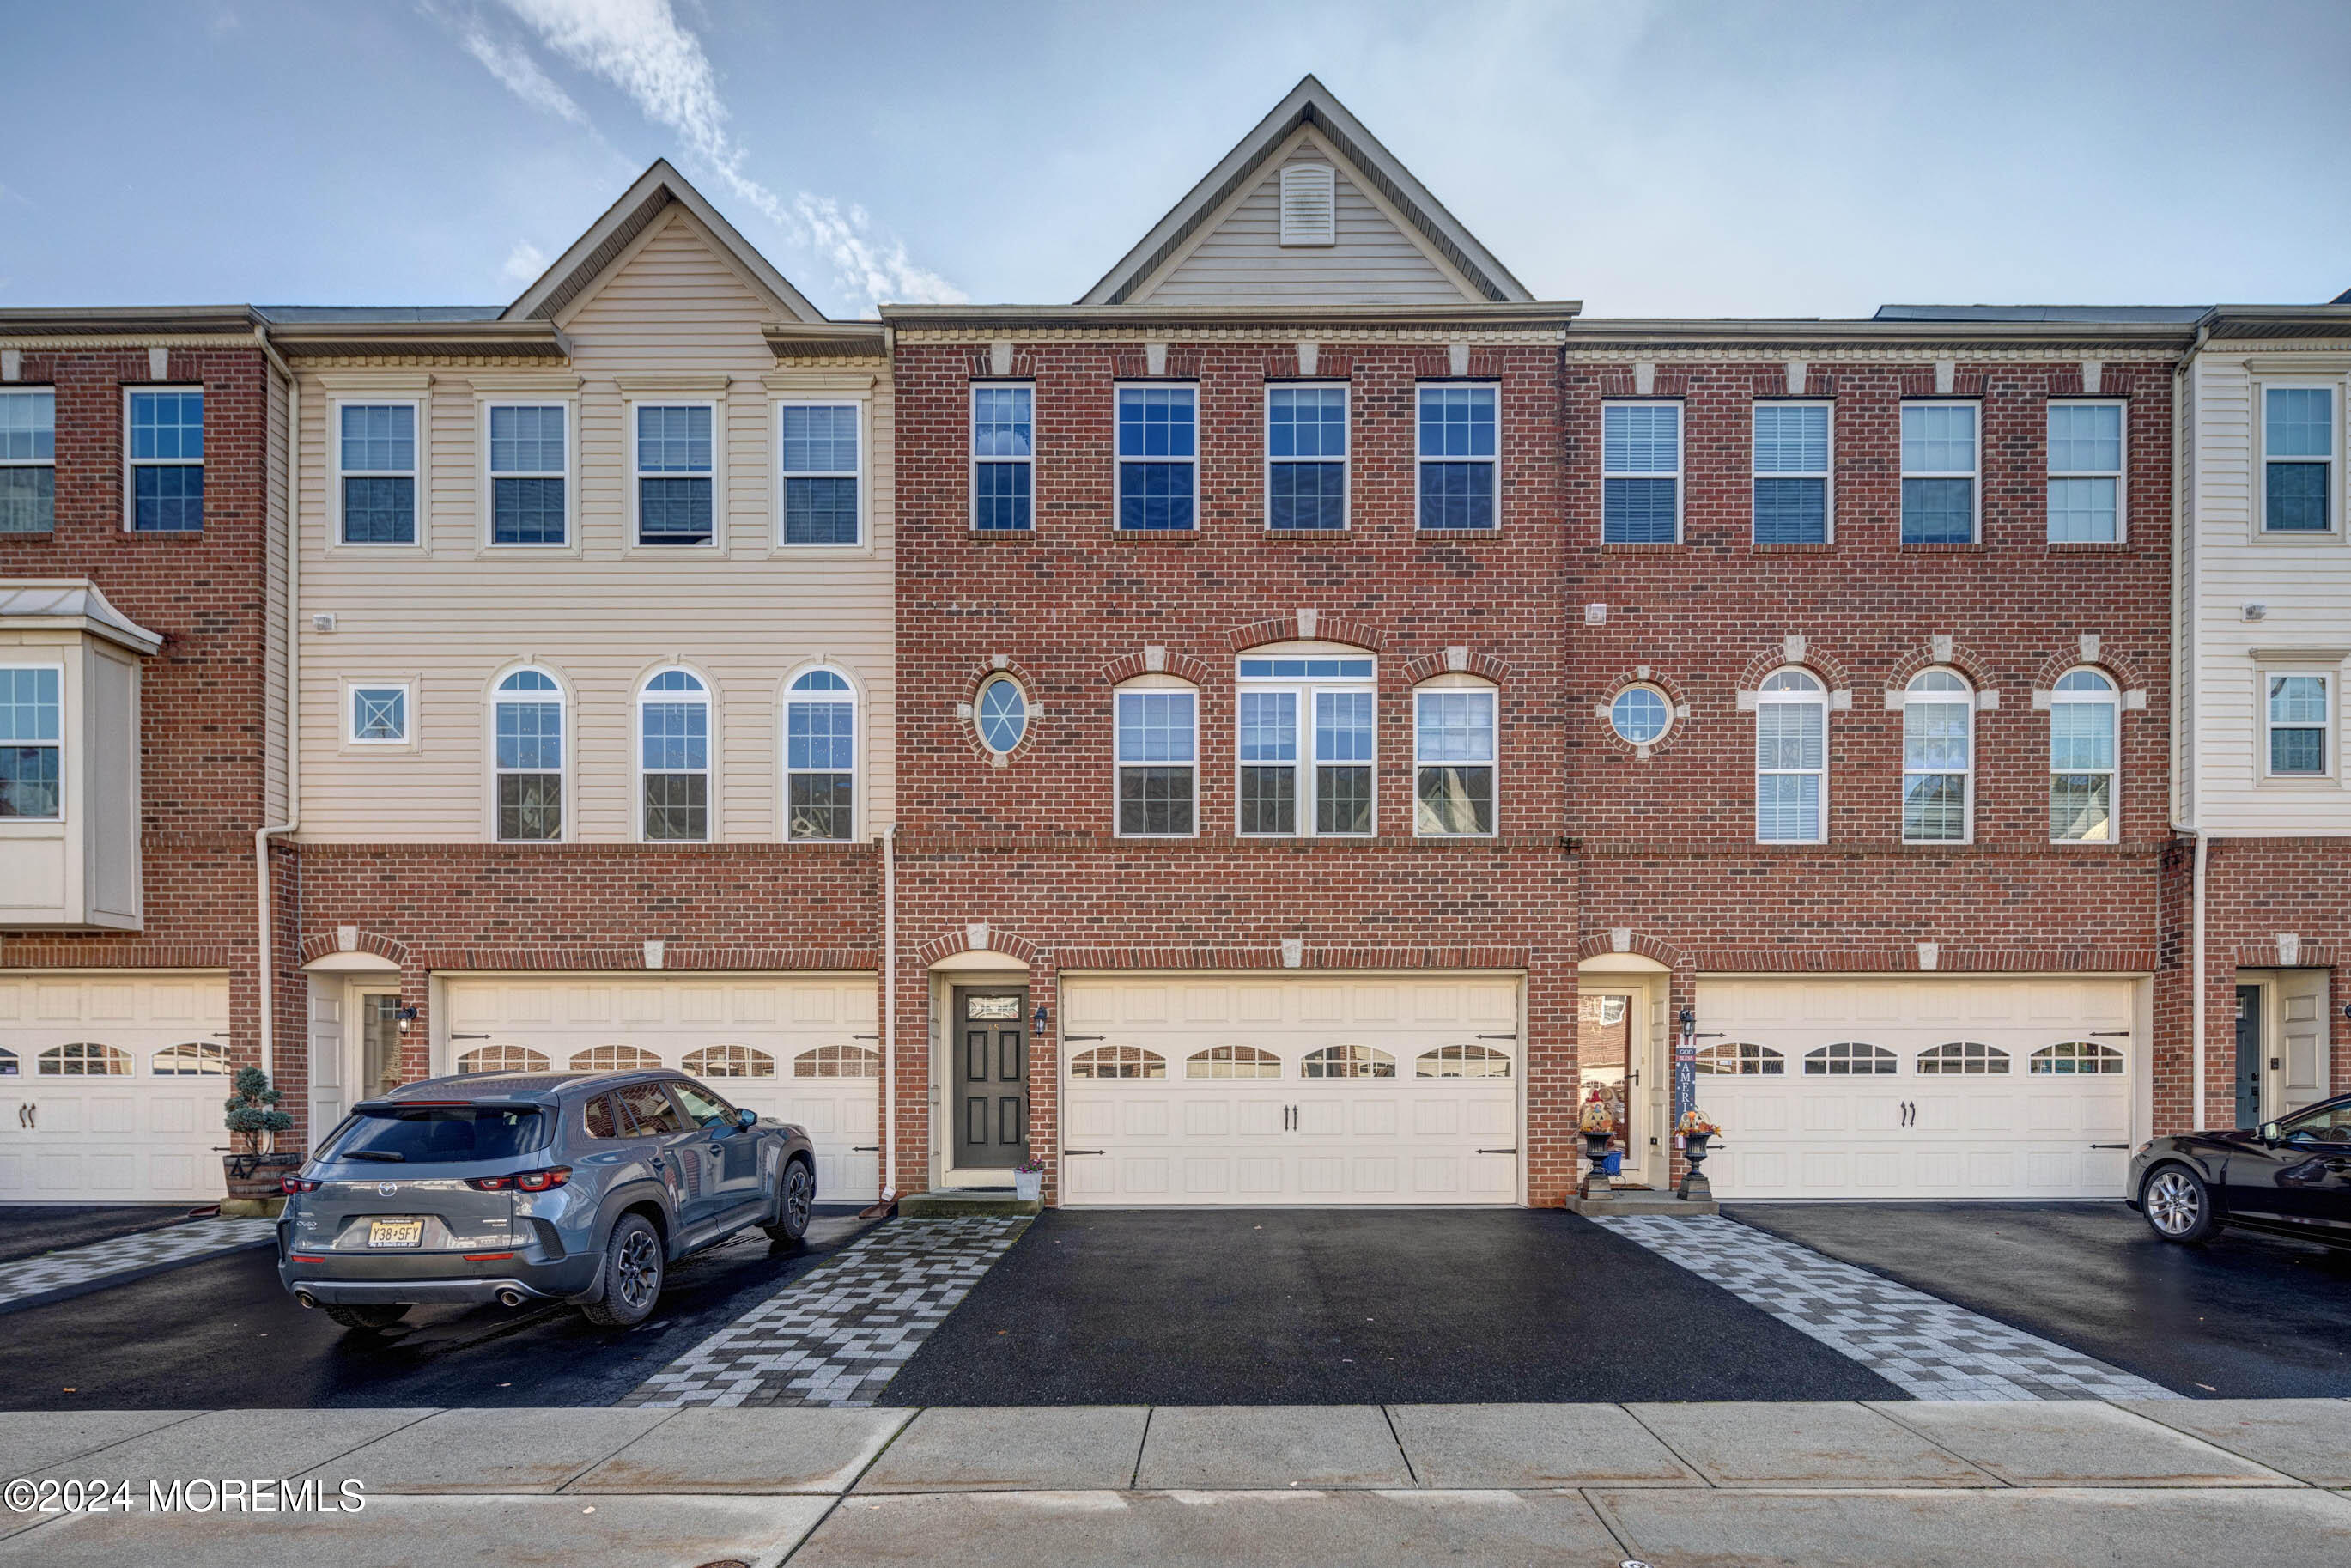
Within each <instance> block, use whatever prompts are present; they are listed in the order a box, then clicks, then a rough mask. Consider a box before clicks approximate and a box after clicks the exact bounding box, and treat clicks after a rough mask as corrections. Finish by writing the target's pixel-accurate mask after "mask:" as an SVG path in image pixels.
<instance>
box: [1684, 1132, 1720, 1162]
mask: <svg viewBox="0 0 2351 1568" xmlns="http://www.w3.org/2000/svg"><path fill="white" fill-rule="evenodd" d="M1713 1136H1714V1134H1712V1133H1684V1134H1682V1157H1683V1158H1684V1159H1686V1160H1687V1161H1689V1163H1690V1164H1691V1165H1693V1166H1702V1165H1704V1164H1706V1155H1707V1148H1706V1143H1707V1140H1708V1138H1711V1137H1713Z"/></svg>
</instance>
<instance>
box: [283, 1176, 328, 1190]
mask: <svg viewBox="0 0 2351 1568" xmlns="http://www.w3.org/2000/svg"><path fill="white" fill-rule="evenodd" d="M277 1188H278V1190H279V1191H280V1192H287V1193H295V1192H316V1191H318V1190H319V1184H318V1183H317V1182H315V1181H308V1180H306V1179H304V1178H303V1177H301V1176H279V1177H278V1178H277Z"/></svg>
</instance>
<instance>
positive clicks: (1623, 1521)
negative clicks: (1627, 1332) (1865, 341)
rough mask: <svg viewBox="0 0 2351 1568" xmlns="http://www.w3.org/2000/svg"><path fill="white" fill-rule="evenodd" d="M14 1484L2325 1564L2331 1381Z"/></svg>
mask: <svg viewBox="0 0 2351 1568" xmlns="http://www.w3.org/2000/svg"><path fill="white" fill-rule="evenodd" d="M15 1477H22V1478H26V1479H29V1480H31V1481H32V1482H33V1483H34V1485H35V1487H36V1489H38V1488H39V1486H40V1483H41V1482H42V1481H43V1480H45V1479H54V1480H56V1481H57V1482H58V1483H60V1485H62V1484H63V1483H64V1482H66V1481H68V1480H75V1481H79V1482H81V1483H84V1484H89V1483H103V1484H104V1488H105V1491H106V1495H107V1497H108V1500H109V1502H110V1511H107V1512H104V1513H99V1512H83V1513H79V1514H73V1515H66V1516H57V1515H50V1516H44V1515H42V1514H40V1513H39V1512H37V1511H25V1510H23V1509H21V1508H18V1509H16V1510H15V1511H9V1512H6V1513H0V1532H5V1539H0V1564H16V1563H23V1564H38V1565H39V1568H76V1565H79V1564H85V1563H88V1564H98V1563H105V1564H109V1565H110V1568H111V1565H115V1564H120V1563H126V1562H170V1563H174V1564H185V1565H188V1568H210V1565H214V1564H218V1565H221V1568H228V1565H231V1564H234V1565H236V1568H249V1565H256V1564H258V1565H262V1568H268V1565H273V1564H279V1563H284V1564H289V1565H291V1564H296V1563H301V1564H306V1565H307V1564H312V1563H318V1562H320V1561H330V1562H333V1563H337V1564H338V1568H375V1565H377V1564H382V1565H384V1568H392V1565H401V1568H441V1565H444V1564H460V1563H463V1564H489V1563H517V1562H550V1563H598V1564H612V1565H616V1568H638V1565H643V1568H712V1565H720V1564H747V1565H756V1568H768V1565H771V1564H777V1563H784V1562H786V1561H789V1563H792V1564H793V1565H794V1568H805V1565H809V1564H836V1563H895V1562H953V1563H957V1564H958V1565H966V1564H968V1565H972V1568H995V1565H997V1564H1019V1565H1020V1568H1037V1565H1040V1564H1046V1565H1050V1564H1056V1563H1088V1564H1097V1563H1119V1564H1123V1563H1133V1564H1136V1565H1138V1568H1141V1565H1144V1564H1163V1563H1233V1564H1243V1563H1248V1564H1257V1563H1283V1564H1322V1563H1329V1564H1333V1565H1334V1568H1335V1565H1339V1564H1346V1565H1349V1568H1377V1565H1382V1564H1399V1565H1401V1564H1416V1563H1428V1562H1433V1561H1437V1560H1440V1559H1441V1560H1444V1561H1447V1562H1461V1563H1536V1562H1540V1563H1569V1564H1578V1565H1582V1564H1591V1565H1593V1568H1617V1565H1619V1564H1622V1563H1627V1562H1635V1563H1647V1564H1651V1565H1653V1568H1674V1565H1677V1564H1697V1563H1709V1564H1712V1563H1788V1564H1798V1563H1801V1564H1804V1565H1805V1568H1834V1565H1839V1564H1848V1563H1850V1564H1854V1565H1855V1568H1861V1565H1868V1568H1884V1565H1902V1564H1919V1565H1937V1568H1940V1565H1943V1564H1950V1565H1952V1568H1958V1565H1959V1564H1969V1565H1980V1564H1982V1563H2001V1564H2002V1565H2003V1568H2009V1565H2017V1564H2068V1565H2070V1564H2089V1563H2100V1564H2104V1563H2147V1564H2158V1563H2184V1562H2194V1561H2201V1560H2205V1559H2208V1558H2211V1559H2219V1558H2220V1557H2221V1556H2222V1555H2223V1554H2225V1555H2226V1556H2228V1557H2231V1558H2241V1557H2244V1556H2246V1555H2247V1554H2249V1553H2250V1554H2251V1555H2252V1556H2254V1557H2257V1558H2258V1560H2259V1561H2261V1562H2262V1563H2263V1564H2264V1565H2265V1568H2295V1565H2299V1564H2304V1563H2308V1564H2318V1563H2330V1564H2331V1563H2343V1562H2345V1561H2346V1560H2351V1401H2342V1400H2323V1399H2312V1400H2267V1401H2251V1400H2244V1401H2237V1400H2200V1401H2191V1400H2150V1401H2147V1402H2144V1403H2139V1402H2100V1401H2091V1400H2085V1401H2036V1402H2031V1403H2019V1404H1931V1403H1923V1402H1900V1403H1887V1404H1803V1405H1634V1406H1619V1405H1396V1406H1375V1405H1373V1406H1239V1407H1230V1406H1227V1407H1219V1406H1155V1407H1146V1406H1067V1407H1035V1408H1023V1409H979V1408H946V1407H938V1408H932V1409H926V1410H922V1411H909V1410H895V1409H862V1410H851V1409H780V1408H779V1409H768V1410H710V1409H691V1410H681V1411H668V1410H655V1409H547V1410H482V1409H469V1410H296V1411H214V1412H211V1413H195V1412H141V1413H120V1414H117V1413H110V1412H65V1413H52V1414H37V1415H24V1416H12V1417H11V1418H10V1419H9V1421H8V1422H7V1423H6V1424H5V1426H0V1478H15ZM230 1478H235V1479H240V1480H243V1481H246V1483H248V1484H247V1486H246V1496H248V1497H249V1496H250V1495H251V1493H252V1491H253V1490H254V1489H252V1488H251V1486H250V1482H251V1480H252V1479H254V1478H270V1479H277V1478H283V1479H282V1480H281V1481H279V1483H278V1484H277V1486H275V1487H271V1488H265V1489H261V1490H264V1491H265V1492H266V1493H267V1494H268V1495H269V1500H270V1502H271V1504H272V1505H273V1509H274V1510H275V1511H256V1509H254V1508H253V1506H252V1505H251V1503H250V1502H247V1501H232V1502H231V1503H230V1504H229V1505H227V1506H224V1505H223V1504H222V1502H221V1501H220V1500H218V1498H217V1496H216V1494H215V1489H214V1486H213V1485H212V1483H215V1482H218V1481H220V1480H222V1479H230ZM305 1479H310V1480H316V1481H318V1482H319V1483H321V1485H319V1487H317V1488H315V1489H306V1488H305V1486H304V1481H305ZM152 1481H161V1482H162V1483H164V1492H165V1500H167V1501H168V1500H169V1493H170V1488H171V1483H173V1482H177V1483H180V1484H181V1485H180V1503H179V1506H178V1507H177V1508H176V1509H171V1510H164V1511H158V1510H157V1508H156V1507H155V1506H154V1503H155V1495H154V1493H153V1492H152V1491H151V1490H150V1483H151V1482H152ZM123 1482H127V1483H129V1491H130V1494H131V1501H130V1505H129V1507H128V1509H127V1510H124V1509H123V1508H121V1507H120V1504H119V1503H117V1502H116V1501H115V1500H116V1499H119V1498H120V1496H121V1495H122V1494H121V1492H120V1490H118V1483H123ZM347 1482H357V1483H359V1489H360V1490H356V1491H354V1490H352V1489H350V1488H347V1487H346V1484H345V1483H347ZM190 1483H198V1484H194V1485H191V1484H190ZM288 1496H292V1497H295V1498H297V1499H298V1500H301V1501H302V1502H303V1503H304V1507H303V1509H302V1510H301V1511H292V1512H289V1511H285V1509H284V1508H283V1506H282V1504H283V1503H284V1501H285V1500H286V1499H287V1497H288ZM362 1496H363V1498H364V1506H363V1507H360V1508H359V1509H357V1510H355V1511H354V1510H352V1509H351V1508H350V1499H352V1498H354V1497H362ZM11 1502H12V1505H13V1504H14V1503H15V1502H16V1497H15V1495H14V1492H13V1490H12V1496H11Z"/></svg>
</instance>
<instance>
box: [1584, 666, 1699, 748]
mask: <svg viewBox="0 0 2351 1568" xmlns="http://www.w3.org/2000/svg"><path fill="white" fill-rule="evenodd" d="M1626 692H1649V693H1651V694H1653V695H1656V699H1657V700H1658V701H1659V702H1661V703H1663V704H1665V706H1666V727H1665V728H1663V729H1661V730H1659V731H1657V733H1656V738H1655V739H1652V740H1635V739H1633V738H1632V737H1630V736H1628V735H1626V734H1625V732H1624V731H1623V730H1621V729H1619V728H1617V727H1616V704H1617V702H1618V701H1619V700H1620V699H1621V698H1623V696H1624V695H1625V693H1626ZM1683 717H1684V715H1683V712H1682V709H1681V706H1680V705H1678V704H1677V703H1676V702H1675V701H1674V699H1673V695H1672V694H1670V693H1669V692H1667V690H1666V688H1665V687H1663V686H1661V685H1657V683H1656V682H1655V681H1626V682H1625V684H1624V685H1621V686H1618V687H1617V688H1616V689H1615V690H1614V691H1613V692H1610V693H1609V694H1608V701H1607V702H1606V703H1605V704H1604V705H1603V706H1602V707H1601V709H1600V718H1601V720H1602V722H1603V723H1604V724H1606V725H1607V726H1608V733H1609V734H1611V735H1613V736H1614V737H1616V738H1617V739H1619V740H1621V741H1623V742H1624V743H1625V745H1627V746H1629V747H1632V748H1633V749H1634V750H1635V752H1636V753H1638V754H1640V755H1641V756H1644V757H1646V756H1647V755H1648V753H1649V748H1650V747H1656V746H1663V745H1664V744H1665V743H1666V742H1667V740H1668V739H1670V738H1671V737H1672V736H1673V733H1674V726H1675V725H1677V724H1678V723H1680V722H1681V720H1682V718H1683Z"/></svg>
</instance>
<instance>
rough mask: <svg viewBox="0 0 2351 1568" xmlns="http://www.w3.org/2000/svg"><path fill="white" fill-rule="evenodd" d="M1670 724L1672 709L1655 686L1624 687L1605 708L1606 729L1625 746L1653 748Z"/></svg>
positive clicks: (1670, 726)
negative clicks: (1609, 729) (1612, 732)
mask: <svg viewBox="0 0 2351 1568" xmlns="http://www.w3.org/2000/svg"><path fill="white" fill-rule="evenodd" d="M1673 724H1674V707H1673V705H1672V704H1671V703H1669V702H1667V700H1666V694H1665V693H1663V692H1661V691H1659V690H1658V689H1657V688H1656V687H1655V686H1626V687H1625V689H1624V690H1623V691H1621V692H1618V693H1617V694H1616V700H1615V701H1614V702H1612V703H1610V704H1609V705H1608V727H1609V728H1611V729H1613V730H1614V731H1615V732H1616V737H1617V738H1618V739H1619V740H1622V741H1624V742H1625V744H1626V745H1628V746H1655V745H1656V743H1657V742H1659V741H1661V740H1663V739H1665V737H1666V731H1667V730H1668V729H1671V728H1672V727H1673Z"/></svg>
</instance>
